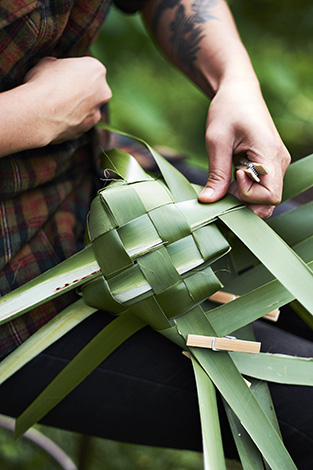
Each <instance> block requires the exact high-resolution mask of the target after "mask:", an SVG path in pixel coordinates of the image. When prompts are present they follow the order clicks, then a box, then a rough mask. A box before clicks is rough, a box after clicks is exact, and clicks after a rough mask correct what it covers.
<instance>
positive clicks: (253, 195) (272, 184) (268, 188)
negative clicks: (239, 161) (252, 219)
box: [236, 170, 282, 206]
mask: <svg viewBox="0 0 313 470" xmlns="http://www.w3.org/2000/svg"><path fill="white" fill-rule="evenodd" d="M259 176H260V182H259V183H256V182H254V181H252V180H251V179H250V178H249V177H248V175H247V174H246V173H245V172H244V171H243V170H238V171H237V173H236V179H237V183H238V188H237V191H238V196H237V197H239V199H241V200H242V201H244V202H246V203H251V204H261V205H269V206H270V205H274V206H276V205H277V204H279V203H280V201H281V192H282V186H281V185H280V184H278V182H277V181H281V179H279V180H275V178H274V177H273V176H272V175H270V174H269V175H259Z"/></svg>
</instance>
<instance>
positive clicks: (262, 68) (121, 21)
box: [93, 0, 313, 166]
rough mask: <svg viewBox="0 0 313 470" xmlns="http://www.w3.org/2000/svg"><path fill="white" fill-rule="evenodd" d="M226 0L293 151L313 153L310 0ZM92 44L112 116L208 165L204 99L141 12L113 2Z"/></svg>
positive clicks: (126, 126) (137, 132)
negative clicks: (103, 69) (146, 25)
mask: <svg viewBox="0 0 313 470" xmlns="http://www.w3.org/2000/svg"><path fill="white" fill-rule="evenodd" d="M229 4H230V7H231V9H232V12H233V15H234V17H235V20H236V23H237V26H238V30H239V33H240V35H241V37H242V40H243V42H244V44H245V46H246V48H247V50H248V52H249V54H250V57H251V60H252V63H253V65H254V68H255V70H256V72H257V75H258V77H259V80H260V83H261V87H262V91H263V95H264V97H265V100H266V102H267V104H268V107H269V109H270V112H271V114H272V116H273V119H274V122H275V124H276V126H277V128H278V130H279V132H280V134H281V136H282V139H283V141H284V142H285V144H286V146H287V148H288V149H289V151H290V153H291V155H292V157H293V158H294V159H297V158H299V157H301V156H304V155H307V154H309V153H312V151H313V132H312V130H313V70H312V61H313V41H312V39H311V37H312V32H313V5H312V4H310V2H308V1H307V0H298V1H297V2H294V1H293V0H285V1H284V2H283V3H282V2H279V1H277V0H230V1H229ZM93 51H94V53H95V55H96V56H97V57H98V58H100V59H101V60H102V62H103V63H104V64H105V65H106V67H107V69H108V81H109V83H110V86H111V88H112V91H113V98H112V100H111V105H110V109H111V121H112V123H113V124H115V125H116V126H118V127H119V128H120V129H123V130H126V131H129V132H133V133H134V134H135V135H138V136H140V137H142V138H145V139H146V140H148V141H149V143H151V144H153V145H167V146H170V147H173V148H174V149H177V150H178V151H181V152H184V153H187V154H188V155H190V156H191V158H192V160H193V161H194V162H195V163H196V164H199V165H201V166H202V165H205V166H207V157H206V151H205V146H204V131H205V120H206V114H207V109H208V106H209V100H208V98H207V97H205V96H204V95H203V93H202V92H201V91H199V90H198V89H197V88H195V86H194V85H193V84H192V83H191V82H190V81H189V80H188V79H187V78H186V77H184V76H183V75H182V74H181V73H180V72H179V71H177V70H176V69H174V67H173V66H172V65H171V64H170V63H169V62H168V61H167V59H166V58H165V57H164V56H163V54H162V53H161V52H160V51H159V50H158V49H157V48H156V46H155V45H154V44H153V41H152V40H151V38H150V37H149V35H148V34H147V32H146V30H145V28H144V26H143V24H142V21H141V18H140V15H126V14H123V13H122V12H120V11H119V10H117V9H114V10H111V11H110V14H109V16H108V18H107V23H106V25H105V28H103V31H102V32H101V34H100V36H99V40H98V41H97V43H96V44H95V46H94V49H93Z"/></svg>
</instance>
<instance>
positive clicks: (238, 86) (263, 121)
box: [199, 80, 290, 219]
mask: <svg viewBox="0 0 313 470" xmlns="http://www.w3.org/2000/svg"><path fill="white" fill-rule="evenodd" d="M206 146H207V152H208V155H209V179H208V182H207V184H206V186H205V188H204V189H203V191H202V192H201V194H200V196H199V200H200V201H201V202H204V203H209V202H214V201H217V200H219V199H220V198H222V197H223V196H224V195H225V194H226V192H227V191H229V192H231V193H232V194H234V195H235V196H237V197H238V198H239V199H240V200H241V201H243V202H245V203H246V204H247V205H248V207H250V208H251V209H252V210H253V211H254V212H255V213H256V214H257V215H259V216H260V217H262V218H264V219H265V218H268V217H270V216H271V214H272V212H273V210H274V208H275V206H276V205H277V204H279V203H280V201H281V195H282V187H283V177H284V174H285V172H286V169H287V167H288V165H289V163H290V155H289V153H288V151H287V149H286V148H285V146H284V144H283V143H282V141H281V139H280V136H279V134H278V132H277V130H276V128H275V125H274V123H273V121H272V118H271V116H270V114H269V111H268V109H267V107H266V105H265V102H264V100H263V97H262V95H261V91H260V88H259V85H258V82H257V81H254V80H249V81H247V82H239V83H231V82H228V83H226V84H225V83H224V84H222V85H221V87H220V88H219V90H218V91H217V93H216V95H215V97H214V98H213V100H212V103H211V106H210V109H209V113H208V119H207V131H206ZM236 154H244V155H245V156H246V158H248V159H249V160H251V161H252V162H257V163H262V164H263V165H264V167H265V168H266V170H267V172H268V174H266V175H262V176H260V179H261V181H260V183H256V182H252V181H251V180H250V178H248V176H247V175H246V174H245V172H244V171H242V170H238V171H237V173H236V181H234V182H233V183H232V184H230V181H231V169H232V159H233V156H234V155H236Z"/></svg>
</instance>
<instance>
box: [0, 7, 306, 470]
mask: <svg viewBox="0 0 313 470" xmlns="http://www.w3.org/2000/svg"><path fill="white" fill-rule="evenodd" d="M229 4H230V6H231V9H232V11H233V14H234V16H235V19H236V22H237V25H238V29H239V32H240V35H241V37H242V39H243V42H244V44H245V45H246V48H247V49H248V51H249V54H250V57H251V59H252V62H253V65H254V67H255V69H256V72H257V75H258V77H259V79H260V83H261V87H262V90H263V94H264V97H265V99H266V102H267V104H268V107H269V109H270V111H271V114H272V116H273V119H274V121H275V123H276V126H277V127H278V130H279V132H280V134H281V136H282V138H283V140H284V142H285V144H286V145H287V147H288V149H289V151H290V152H291V154H292V156H293V158H294V159H297V158H299V157H301V156H304V155H306V154H309V153H312V151H313V73H312V59H313V41H312V40H311V36H312V31H313V5H310V2H308V0H297V2H295V1H294V0H285V1H284V2H280V1H278V0H276V1H275V0H230V1H229ZM93 52H94V54H95V55H96V56H97V57H98V58H100V59H101V60H102V61H103V63H104V64H105V65H106V67H107V69H108V81H109V83H110V85H111V88H112V91H113V98H112V100H111V105H110V109H111V122H112V123H113V124H114V125H115V126H117V127H119V128H120V129H123V130H125V131H128V132H131V133H134V134H135V135H138V136H140V137H143V138H145V139H146V140H148V142H149V143H151V144H153V145H166V146H170V147H173V148H174V149H176V150H178V151H180V152H183V153H186V154H188V155H190V158H191V161H192V162H193V163H194V164H196V165H200V166H205V167H206V166H207V158H206V152H205V147H204V130H205V120H206V113H207V109H208V105H209V101H208V99H207V98H206V97H205V96H204V95H203V94H202V92H200V91H199V90H198V89H196V88H195V87H194V86H193V85H192V84H191V83H190V82H189V80H188V79H187V78H185V77H184V76H182V75H181V73H180V72H178V71H177V70H175V69H174V68H173V67H172V66H171V65H170V64H169V63H168V62H167V60H166V59H165V58H164V57H163V55H162V54H161V53H160V52H159V51H158V50H157V49H156V47H155V45H154V44H153V42H152V40H151V39H150V38H149V36H148V34H147V33H146V31H145V29H144V26H143V24H142V22H141V19H140V16H139V15H130V16H129V15H125V14H123V13H121V12H120V11H118V10H116V9H112V10H111V11H110V14H109V16H108V18H107V21H106V23H105V27H104V28H103V30H102V31H101V33H100V35H99V38H98V40H97V42H96V44H95V45H94V47H93ZM41 429H42V430H43V431H44V432H45V433H46V434H47V435H49V436H50V437H52V439H53V440H54V441H56V442H57V443H59V444H60V445H61V447H62V448H63V449H64V450H65V451H66V452H68V453H69V455H71V457H72V458H73V459H74V460H75V461H76V462H77V461H78V457H79V449H80V447H81V440H80V436H77V435H75V434H72V433H69V432H65V431H58V430H55V429H50V428H46V427H42V428H41ZM91 446H92V449H91V453H90V454H89V455H90V461H89V464H88V466H87V467H84V468H85V469H86V468H88V470H124V469H125V468H127V469H128V470H159V469H162V470H163V469H165V470H171V469H173V470H174V469H175V470H196V469H201V468H202V456H201V455H199V454H197V453H194V452H181V451H173V450H160V449H151V448H147V447H144V446H134V445H127V444H120V443H116V442H110V441H106V440H101V439H94V440H93V441H92V442H91ZM0 468H1V470H28V469H31V470H36V469H44V470H50V469H51V470H52V469H58V468H60V467H59V466H58V465H57V464H56V463H55V462H54V461H53V460H51V458H49V457H47V455H46V454H45V453H44V452H41V451H39V450H38V448H36V447H35V446H33V445H32V444H29V443H27V442H25V441H23V440H19V441H17V442H16V441H14V440H13V437H12V435H11V433H9V432H8V431H4V430H0ZM238 468H240V467H238V466H237V465H236V464H234V463H232V464H230V463H229V469H231V470H237V469H238ZM82 470H83V467H82Z"/></svg>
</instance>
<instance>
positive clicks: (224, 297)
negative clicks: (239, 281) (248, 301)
mask: <svg viewBox="0 0 313 470" xmlns="http://www.w3.org/2000/svg"><path fill="white" fill-rule="evenodd" d="M238 297H240V296H239V295H235V294H230V293H229V292H224V291H222V290H218V291H217V292H215V293H214V294H213V295H211V296H210V297H209V300H211V301H212V302H216V303H218V304H227V303H228V302H231V301H232V300H235V299H238ZM279 315H280V310H279V308H276V310H273V311H272V312H269V313H267V314H266V315H263V318H266V319H267V320H270V321H274V322H276V321H277V320H278V317H279Z"/></svg>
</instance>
